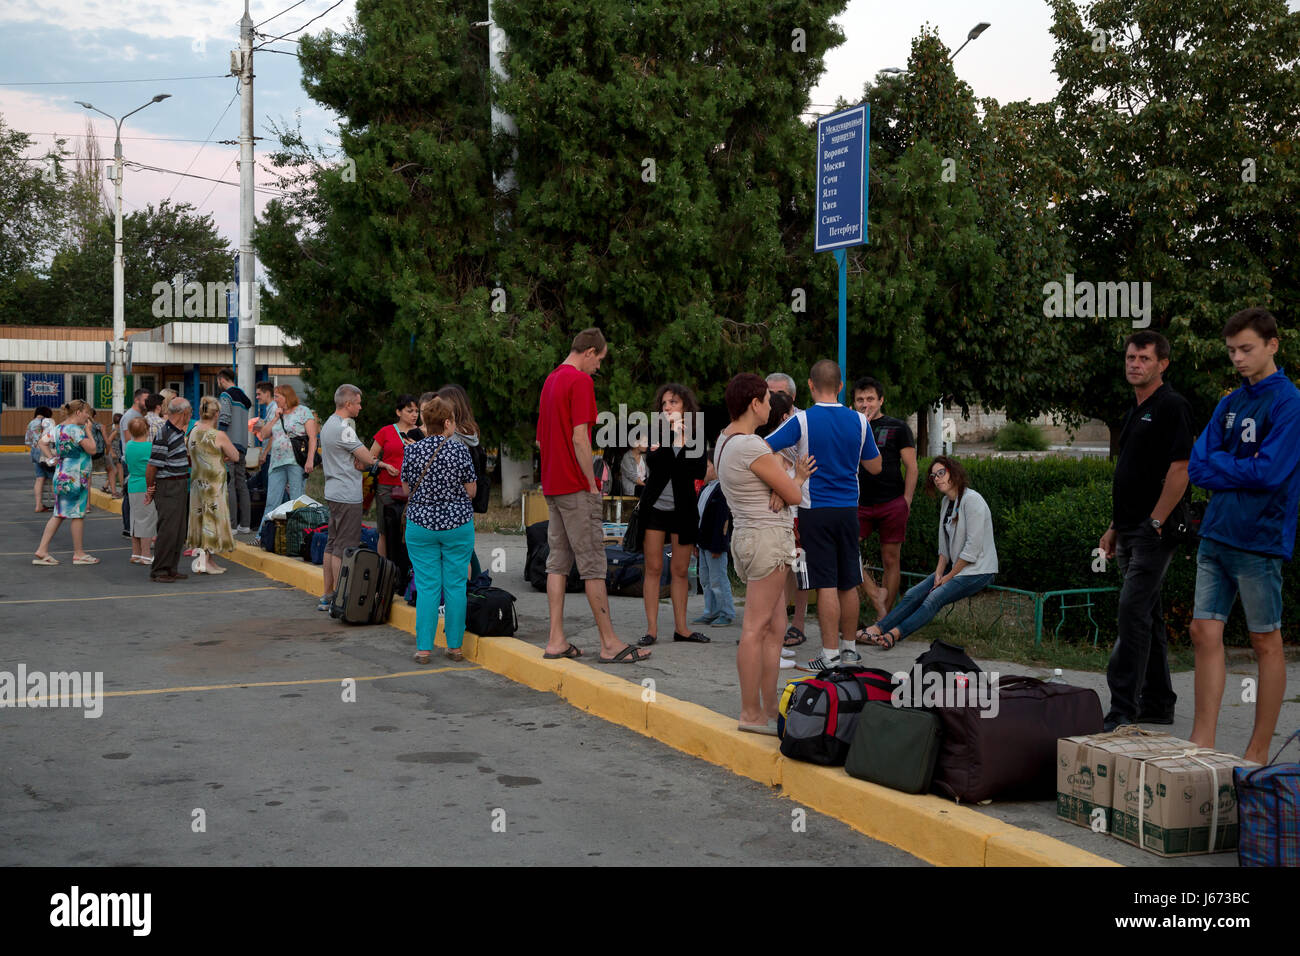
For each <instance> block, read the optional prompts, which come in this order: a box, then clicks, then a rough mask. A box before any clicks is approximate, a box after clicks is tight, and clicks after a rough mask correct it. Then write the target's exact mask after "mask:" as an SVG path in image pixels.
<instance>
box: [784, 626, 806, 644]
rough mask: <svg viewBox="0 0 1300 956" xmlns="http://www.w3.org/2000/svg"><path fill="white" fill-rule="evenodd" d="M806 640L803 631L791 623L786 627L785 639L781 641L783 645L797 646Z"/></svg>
mask: <svg viewBox="0 0 1300 956" xmlns="http://www.w3.org/2000/svg"><path fill="white" fill-rule="evenodd" d="M806 640H808V638H807V636H805V634H804V632H803V631H801V630H799V628H797V627H795V626H794V625H793V624H792V625H790V627H788V628H786V631H785V640H784V641H783V642H782V644H783V646H785V647H798V646H799V645H800V644H802V643H803V642H804V641H806Z"/></svg>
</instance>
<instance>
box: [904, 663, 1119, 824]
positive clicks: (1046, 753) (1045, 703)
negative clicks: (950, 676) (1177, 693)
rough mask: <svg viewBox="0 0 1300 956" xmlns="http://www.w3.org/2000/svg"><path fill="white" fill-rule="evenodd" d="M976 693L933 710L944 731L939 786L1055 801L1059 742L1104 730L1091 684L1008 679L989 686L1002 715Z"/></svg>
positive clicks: (974, 796) (978, 794)
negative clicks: (962, 702)
mask: <svg viewBox="0 0 1300 956" xmlns="http://www.w3.org/2000/svg"><path fill="white" fill-rule="evenodd" d="M971 684H972V685H973V684H974V681H973V680H972V682H971ZM974 691H975V688H974V686H970V687H969V688H968V690H967V692H966V693H967V695H969V696H967V700H968V703H967V704H966V706H964V707H949V706H943V707H932V708H929V709H930V710H932V711H933V712H934V713H935V714H937V715H938V717H939V723H940V726H941V728H942V734H941V742H940V745H939V759H938V761H937V762H936V764H935V768H934V791H935V792H936V793H940V794H942V795H944V796H948V797H952V798H954V799H956V800H961V801H965V802H966V803H979V802H981V801H984V800H993V799H1007V800H1010V799H1021V800H1051V799H1052V798H1053V797H1054V796H1055V795H1056V742H1057V740H1059V739H1060V738H1062V737H1075V736H1081V735H1083V734H1097V733H1101V724H1102V713H1101V700H1100V698H1098V697H1097V692H1096V691H1095V690H1089V689H1088V688H1086V687H1074V686H1072V685H1070V684H1056V683H1051V684H1049V683H1047V682H1045V681H1041V680H1039V679H1038V678H1036V677H1004V678H1002V679H1001V680H1000V681H999V682H998V684H996V685H994V686H993V687H991V688H989V691H990V692H991V699H992V700H993V701H996V708H997V709H996V714H994V711H993V706H992V703H990V705H989V707H988V713H987V714H986V713H985V709H984V708H982V707H981V706H980V705H979V703H978V702H977V701H976V695H975V693H974ZM964 696H965V695H964ZM950 703H951V702H950ZM990 715H992V716H990Z"/></svg>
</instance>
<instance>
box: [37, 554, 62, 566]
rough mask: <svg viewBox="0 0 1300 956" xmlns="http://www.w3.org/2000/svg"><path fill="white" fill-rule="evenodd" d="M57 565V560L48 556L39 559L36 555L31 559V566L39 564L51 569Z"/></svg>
mask: <svg viewBox="0 0 1300 956" xmlns="http://www.w3.org/2000/svg"><path fill="white" fill-rule="evenodd" d="M58 563H59V561H58V559H57V558H52V557H50V556H49V555H48V554H47V555H46V556H45V557H41V556H40V555H39V554H38V555H37V556H36V557H34V558H32V564H39V565H42V566H43V567H47V568H52V567H54V566H55V565H56V564H58Z"/></svg>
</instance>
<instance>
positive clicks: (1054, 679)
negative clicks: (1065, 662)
mask: <svg viewBox="0 0 1300 956" xmlns="http://www.w3.org/2000/svg"><path fill="white" fill-rule="evenodd" d="M1047 683H1049V684H1064V683H1065V678H1064V677H1062V676H1061V669H1060V668H1059V667H1057V668H1055V669H1054V670H1053V671H1052V676H1051V677H1049V678H1048V680H1047Z"/></svg>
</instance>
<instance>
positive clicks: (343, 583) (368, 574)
mask: <svg viewBox="0 0 1300 956" xmlns="http://www.w3.org/2000/svg"><path fill="white" fill-rule="evenodd" d="M396 587H397V565H395V564H393V562H392V561H389V560H388V559H387V558H381V557H380V556H379V553H378V552H376V551H372V550H370V549H369V548H348V549H347V550H346V551H344V552H343V562H342V565H341V566H340V568H339V582H338V587H337V588H336V589H335V591H334V600H333V602H332V603H331V604H330V617H334V618H340V619H342V620H343V621H345V622H346V623H348V624H383V623H385V622H386V621H387V620H388V612H389V610H390V609H391V607H392V603H393V590H394V589H395V588H396Z"/></svg>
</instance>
